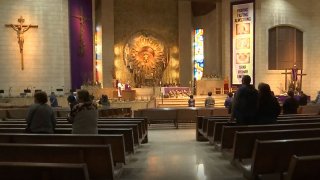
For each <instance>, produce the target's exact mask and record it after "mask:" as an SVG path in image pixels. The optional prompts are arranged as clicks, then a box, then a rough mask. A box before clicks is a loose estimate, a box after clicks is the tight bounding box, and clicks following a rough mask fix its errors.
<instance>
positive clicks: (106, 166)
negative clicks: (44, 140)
mask: <svg viewBox="0 0 320 180" xmlns="http://www.w3.org/2000/svg"><path fill="white" fill-rule="evenodd" d="M0 162H39V163H69V164H75V163H76V164H77V163H86V164H87V167H88V172H89V176H90V179H92V180H98V179H99V180H100V179H114V178H115V174H114V166H113V163H112V155H111V147H110V145H75V144H72V145H71V144H12V143H11V144H7V143H0Z"/></svg>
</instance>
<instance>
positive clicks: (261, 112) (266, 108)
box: [257, 83, 281, 124]
mask: <svg viewBox="0 0 320 180" xmlns="http://www.w3.org/2000/svg"><path fill="white" fill-rule="evenodd" d="M258 90H259V98H258V113H257V120H258V123H259V124H269V123H275V122H276V121H277V117H278V116H279V114H280V112H281V107H280V104H279V102H278V100H277V98H276V97H274V95H273V93H272V91H271V89H270V86H269V84H266V83H260V84H259V86H258Z"/></svg>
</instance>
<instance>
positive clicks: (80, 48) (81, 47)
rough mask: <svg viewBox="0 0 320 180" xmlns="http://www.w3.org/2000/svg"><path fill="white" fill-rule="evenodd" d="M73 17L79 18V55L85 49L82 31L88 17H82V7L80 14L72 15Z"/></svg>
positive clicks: (81, 54)
mask: <svg viewBox="0 0 320 180" xmlns="http://www.w3.org/2000/svg"><path fill="white" fill-rule="evenodd" d="M72 17H74V18H77V19H79V20H80V43H79V54H80V56H83V55H84V50H85V48H84V47H85V44H84V41H83V33H84V28H83V26H84V25H85V22H86V21H88V18H86V17H84V15H83V9H82V8H81V9H80V16H72Z"/></svg>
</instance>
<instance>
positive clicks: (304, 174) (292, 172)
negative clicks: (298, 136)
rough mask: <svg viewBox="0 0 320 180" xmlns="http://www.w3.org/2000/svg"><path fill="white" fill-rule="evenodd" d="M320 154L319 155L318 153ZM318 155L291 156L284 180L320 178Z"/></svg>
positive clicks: (316, 179)
mask: <svg viewBox="0 0 320 180" xmlns="http://www.w3.org/2000/svg"><path fill="white" fill-rule="evenodd" d="M319 154H320V153H319ZM319 169H320V155H316V156H296V155H293V156H292V158H291V161H290V164H289V168H288V172H287V173H286V175H285V178H284V180H301V179H305V180H318V179H319V177H320V171H319Z"/></svg>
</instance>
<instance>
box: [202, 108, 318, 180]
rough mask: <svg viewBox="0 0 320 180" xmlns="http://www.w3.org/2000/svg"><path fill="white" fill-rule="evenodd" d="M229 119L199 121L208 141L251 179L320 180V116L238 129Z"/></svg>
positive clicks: (300, 116) (286, 118)
mask: <svg viewBox="0 0 320 180" xmlns="http://www.w3.org/2000/svg"><path fill="white" fill-rule="evenodd" d="M229 119H230V117H228V116H212V117H203V116H199V117H197V123H196V140H197V141H208V142H209V143H210V144H211V145H213V146H214V148H216V149H218V150H219V151H221V152H222V155H223V156H224V157H226V158H227V159H230V161H231V163H232V164H233V165H235V166H237V167H239V168H240V169H241V170H242V171H243V175H244V177H246V178H247V179H253V180H256V179H270V180H277V179H286V180H289V179H290V180H297V179H308V180H312V179H319V177H320V171H318V170H319V169H320V115H316V114H296V115H280V116H279V117H278V119H277V123H275V124H264V125H262V124H261V125H237V124H235V123H229V122H228V120H229Z"/></svg>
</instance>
